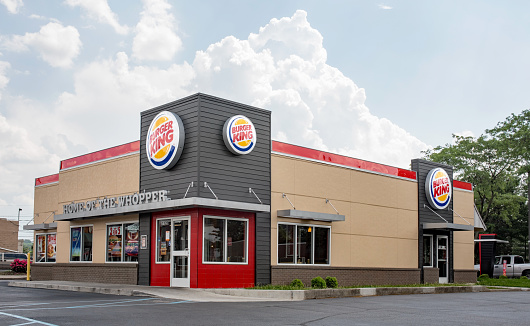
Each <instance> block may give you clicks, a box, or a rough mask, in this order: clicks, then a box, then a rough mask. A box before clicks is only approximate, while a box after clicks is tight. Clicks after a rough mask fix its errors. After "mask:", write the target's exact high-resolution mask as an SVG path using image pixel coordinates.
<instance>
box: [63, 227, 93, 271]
mask: <svg viewBox="0 0 530 326" xmlns="http://www.w3.org/2000/svg"><path fill="white" fill-rule="evenodd" d="M89 226H91V227H92V260H81V258H83V253H82V252H81V253H80V255H81V256H79V260H72V229H75V228H81V233H80V236H81V240H80V243H81V248H83V242H84V240H85V239H84V238H83V237H84V235H83V228H84V227H89ZM69 238H70V244H69V246H68V247H69V249H70V250H69V251H68V261H69V262H70V263H74V264H79V263H88V264H91V263H92V262H93V261H94V224H83V225H70V234H69Z"/></svg>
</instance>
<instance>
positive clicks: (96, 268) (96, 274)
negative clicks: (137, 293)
mask: <svg viewBox="0 0 530 326" xmlns="http://www.w3.org/2000/svg"><path fill="white" fill-rule="evenodd" d="M31 280H33V281H49V280H54V281H74V282H91V283H114V284H138V265H137V264H83V263H81V264H38V263H36V264H33V265H31Z"/></svg>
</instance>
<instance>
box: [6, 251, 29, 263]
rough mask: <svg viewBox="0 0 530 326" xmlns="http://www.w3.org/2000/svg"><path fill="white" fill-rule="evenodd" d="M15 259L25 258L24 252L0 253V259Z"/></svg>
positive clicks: (10, 260)
mask: <svg viewBox="0 0 530 326" xmlns="http://www.w3.org/2000/svg"><path fill="white" fill-rule="evenodd" d="M15 259H23V260H27V256H26V254H23V253H21V252H2V253H0V261H7V262H12V261H13V260H15Z"/></svg>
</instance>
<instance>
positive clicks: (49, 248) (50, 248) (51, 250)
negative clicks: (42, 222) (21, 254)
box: [36, 233, 57, 263]
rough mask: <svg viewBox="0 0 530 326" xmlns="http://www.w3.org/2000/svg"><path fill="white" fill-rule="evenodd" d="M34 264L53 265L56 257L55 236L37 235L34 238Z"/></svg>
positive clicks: (54, 234) (52, 234)
mask: <svg viewBox="0 0 530 326" xmlns="http://www.w3.org/2000/svg"><path fill="white" fill-rule="evenodd" d="M36 243H37V244H36V247H37V248H36V251H37V252H36V262H37V263H55V260H56V257H57V251H56V250H57V234H56V233H47V234H39V235H37V237H36Z"/></svg>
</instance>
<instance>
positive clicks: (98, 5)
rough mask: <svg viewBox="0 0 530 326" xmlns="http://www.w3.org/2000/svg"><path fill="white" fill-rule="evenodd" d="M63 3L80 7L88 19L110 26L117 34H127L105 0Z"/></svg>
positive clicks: (127, 29)
mask: <svg viewBox="0 0 530 326" xmlns="http://www.w3.org/2000/svg"><path fill="white" fill-rule="evenodd" d="M65 3H66V4H67V5H69V6H71V7H81V8H82V9H83V10H84V11H85V12H86V13H87V14H88V17H89V18H91V19H94V20H96V21H98V22H100V23H103V24H108V25H110V26H111V27H112V28H114V30H115V31H116V33H118V34H127V33H128V32H129V27H128V26H127V25H121V24H120V23H119V22H118V15H116V13H114V12H113V11H112V10H111V8H110V6H109V4H108V2H107V0H66V1H65Z"/></svg>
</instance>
